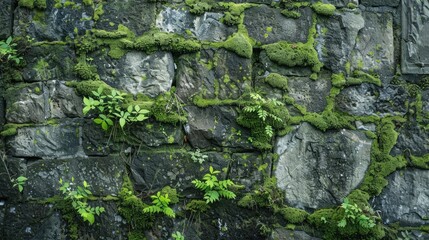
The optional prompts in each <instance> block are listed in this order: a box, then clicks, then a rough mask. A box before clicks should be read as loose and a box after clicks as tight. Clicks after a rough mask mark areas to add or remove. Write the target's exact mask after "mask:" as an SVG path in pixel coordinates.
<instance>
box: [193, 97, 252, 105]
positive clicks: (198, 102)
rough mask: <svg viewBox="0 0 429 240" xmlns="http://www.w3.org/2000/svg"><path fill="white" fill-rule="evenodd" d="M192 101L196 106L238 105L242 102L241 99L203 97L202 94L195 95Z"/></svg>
mask: <svg viewBox="0 0 429 240" xmlns="http://www.w3.org/2000/svg"><path fill="white" fill-rule="evenodd" d="M192 102H193V103H194V104H195V105H196V106H198V107H202V108H204V107H209V106H219V105H239V104H240V103H244V102H243V101H240V100H235V99H222V100H221V99H217V98H215V99H206V98H203V96H201V95H200V94H199V95H196V96H195V97H194V98H193V99H192Z"/></svg>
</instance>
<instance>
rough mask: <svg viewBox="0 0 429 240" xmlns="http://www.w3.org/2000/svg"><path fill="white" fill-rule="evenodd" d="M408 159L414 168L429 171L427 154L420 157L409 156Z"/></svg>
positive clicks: (428, 155) (428, 156)
mask: <svg viewBox="0 0 429 240" xmlns="http://www.w3.org/2000/svg"><path fill="white" fill-rule="evenodd" d="M410 158H411V163H412V164H413V165H414V166H416V167H419V168H422V169H429V154H426V155H424V156H421V157H416V156H410Z"/></svg>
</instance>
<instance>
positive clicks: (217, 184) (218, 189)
mask: <svg viewBox="0 0 429 240" xmlns="http://www.w3.org/2000/svg"><path fill="white" fill-rule="evenodd" d="M219 173H220V171H218V170H214V169H213V167H212V166H210V169H209V173H207V174H205V175H204V177H203V180H202V181H201V180H198V179H195V180H193V181H192V183H193V184H194V185H195V188H197V189H199V190H201V191H203V192H204V199H205V200H206V203H213V202H216V201H219V200H220V198H221V197H223V198H227V199H235V197H236V195H235V193H233V192H232V191H230V190H228V188H229V187H230V186H232V185H234V183H233V182H232V181H231V180H230V179H227V180H222V181H219V180H218V178H217V177H216V175H218V174H219Z"/></svg>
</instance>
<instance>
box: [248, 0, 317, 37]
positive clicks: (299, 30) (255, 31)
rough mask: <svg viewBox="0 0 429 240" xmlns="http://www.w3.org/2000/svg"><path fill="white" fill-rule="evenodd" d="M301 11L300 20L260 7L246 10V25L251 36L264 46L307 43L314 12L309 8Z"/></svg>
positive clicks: (276, 10) (278, 11)
mask: <svg viewBox="0 0 429 240" xmlns="http://www.w3.org/2000/svg"><path fill="white" fill-rule="evenodd" d="M300 11H301V14H302V16H301V17H300V18H298V19H291V18H286V17H285V16H283V15H282V14H281V13H280V10H279V9H275V8H270V7H268V6H266V5H260V6H257V7H252V8H249V9H247V10H245V12H244V14H245V15H244V25H245V26H246V29H247V31H248V32H249V36H250V37H251V38H253V39H255V40H256V41H258V42H260V43H262V44H269V43H274V42H278V41H288V42H307V37H308V33H309V29H310V27H311V24H312V17H311V15H312V12H311V10H310V9H309V8H305V9H303V10H300Z"/></svg>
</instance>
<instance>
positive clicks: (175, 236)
mask: <svg viewBox="0 0 429 240" xmlns="http://www.w3.org/2000/svg"><path fill="white" fill-rule="evenodd" d="M171 237H172V238H173V239H174V240H185V236H183V234H182V233H181V232H179V231H176V232H174V233H173V234H171Z"/></svg>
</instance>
